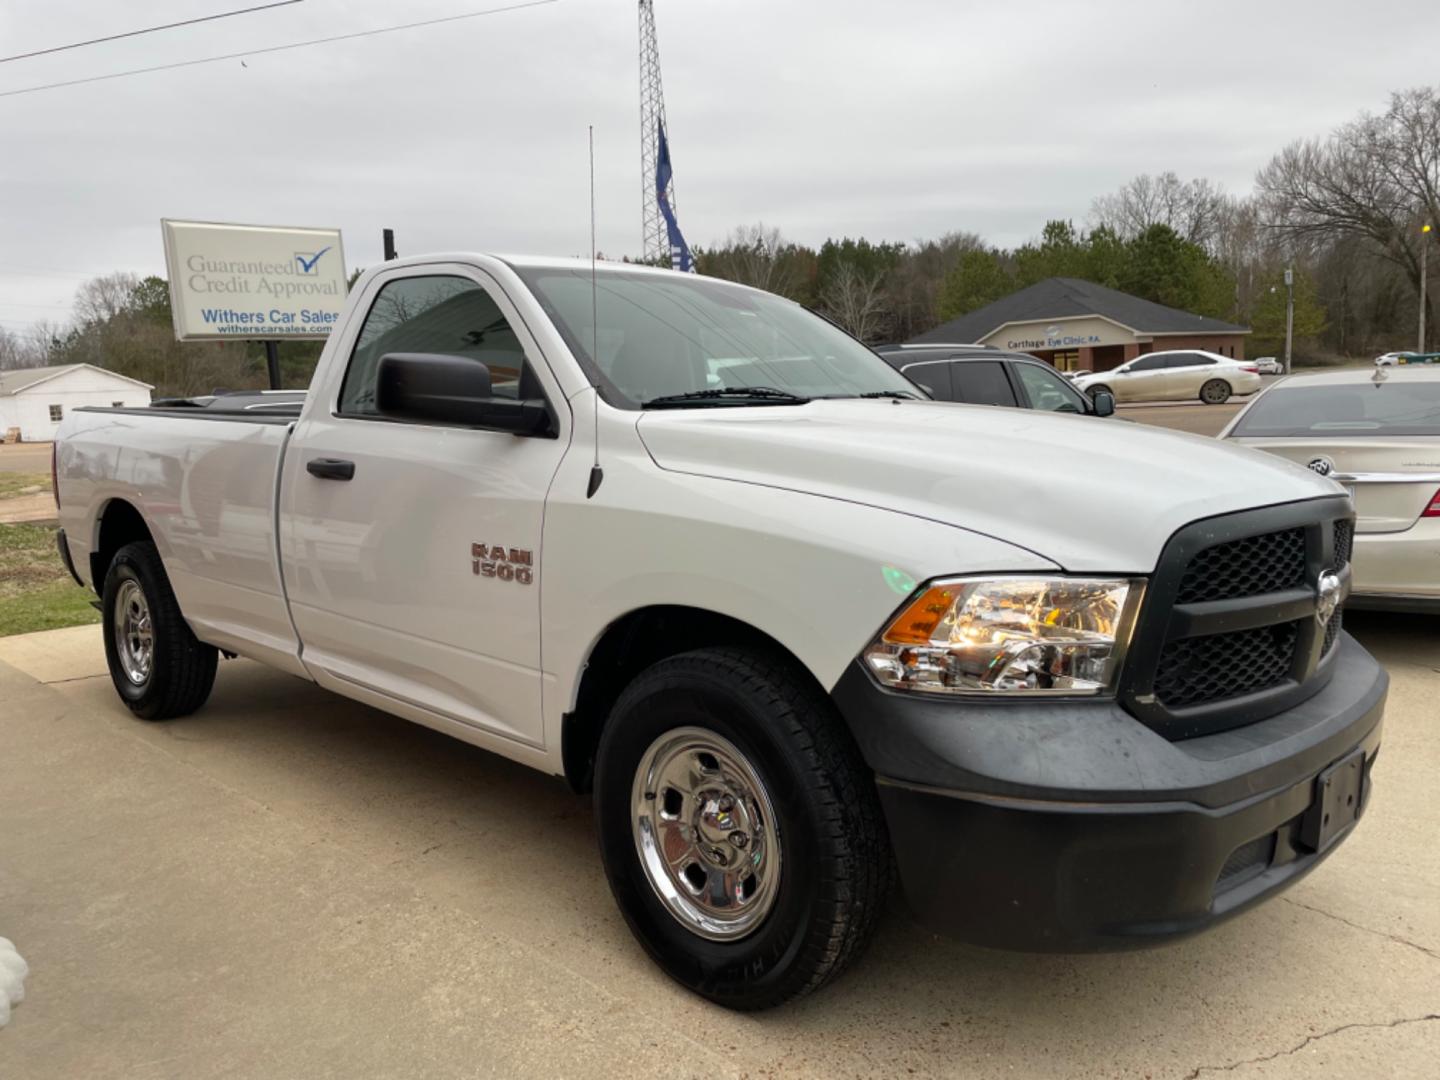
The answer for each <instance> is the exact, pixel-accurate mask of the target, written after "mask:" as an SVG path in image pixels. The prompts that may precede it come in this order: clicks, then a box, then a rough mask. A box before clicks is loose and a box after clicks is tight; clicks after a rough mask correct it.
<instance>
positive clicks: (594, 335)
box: [585, 124, 605, 499]
mask: <svg viewBox="0 0 1440 1080" xmlns="http://www.w3.org/2000/svg"><path fill="white" fill-rule="evenodd" d="M599 293H600V290H599V288H598V286H597V285H596V284H595V125H594V124H591V125H590V360H591V362H592V363H593V364H594V365H595V370H596V372H597V373H598V372H599V370H600V314H599V311H600V305H599V302H598V300H599ZM594 389H595V400H594V402H593V405H594V408H595V412H594V425H595V431H594V435H595V456H594V458H593V462H594V463H593V464H592V465H591V466H590V483H589V484H587V485H586V487H585V498H587V499H592V498H594V497H595V493H596V492H597V491H599V490H600V481H602V480H604V479H605V472H604V470H603V469H601V468H600V381H599V379H598V377H597V379H596V381H595V388H594Z"/></svg>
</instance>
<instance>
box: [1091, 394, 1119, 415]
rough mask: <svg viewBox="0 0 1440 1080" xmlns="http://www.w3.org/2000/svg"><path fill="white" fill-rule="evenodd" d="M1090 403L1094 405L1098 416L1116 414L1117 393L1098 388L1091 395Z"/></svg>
mask: <svg viewBox="0 0 1440 1080" xmlns="http://www.w3.org/2000/svg"><path fill="white" fill-rule="evenodd" d="M1090 404H1091V405H1092V406H1093V407H1094V412H1095V415H1096V416H1114V415H1115V395H1114V394H1112V393H1111V392H1110V391H1109V390H1096V391H1095V393H1094V394H1092V395H1091V396H1090Z"/></svg>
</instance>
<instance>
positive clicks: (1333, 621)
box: [1320, 608, 1343, 656]
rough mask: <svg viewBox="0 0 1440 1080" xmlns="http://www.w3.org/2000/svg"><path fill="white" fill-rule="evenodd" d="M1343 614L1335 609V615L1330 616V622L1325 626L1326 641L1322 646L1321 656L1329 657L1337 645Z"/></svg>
mask: <svg viewBox="0 0 1440 1080" xmlns="http://www.w3.org/2000/svg"><path fill="white" fill-rule="evenodd" d="M1342 614H1343V612H1342V611H1341V610H1340V609H1339V608H1336V609H1335V614H1334V615H1331V616H1330V621H1329V622H1327V623H1326V624H1325V640H1324V641H1323V642H1322V643H1321V645H1320V655H1321V656H1327V655H1329V653H1330V648H1331V646H1332V645H1334V644H1335V639H1336V638H1338V637H1339V636H1340V617H1341V615H1342Z"/></svg>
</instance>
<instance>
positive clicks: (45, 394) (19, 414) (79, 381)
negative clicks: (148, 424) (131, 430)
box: [0, 364, 153, 442]
mask: <svg viewBox="0 0 1440 1080" xmlns="http://www.w3.org/2000/svg"><path fill="white" fill-rule="evenodd" d="M152 389H153V387H152V386H150V384H149V383H143V382H141V381H140V380H139V379H132V378H129V377H128V376H126V375H117V374H116V373H115V372H113V371H106V370H105V369H104V368H99V367H96V366H95V365H94V364H62V365H60V366H58V367H37V368H21V369H19V370H18V371H0V438H5V437H8V436H9V435H10V433H11V431H12V430H14V429H16V428H19V429H20V438H21V440H22V441H24V442H50V441H52V440H53V439H54V438H55V432H56V430H57V429H58V428H59V427H60V421H61V420H63V419H64V418H65V416H66V414H67V413H69V412H70V410H71V409H78V408H80V407H81V406H83V405H102V406H119V405H124V406H143V405H149V404H150V391H151V390H152Z"/></svg>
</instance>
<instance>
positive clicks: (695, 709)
mask: <svg viewBox="0 0 1440 1080" xmlns="http://www.w3.org/2000/svg"><path fill="white" fill-rule="evenodd" d="M687 755H688V757H687ZM651 788H654V789H655V790H649V789H651ZM595 808H596V823H597V826H598V829H599V834H600V852H601V857H602V859H603V861H604V864H605V873H606V876H607V877H608V878H609V881H610V888H611V890H612V892H613V893H614V895H615V900H616V902H617V903H618V904H619V906H620V910H621V912H622V914H623V915H624V916H625V920H626V922H627V923H629V925H630V929H631V930H632V931H633V932H634V934H635V937H636V938H637V939H638V940H639V942H640V944H641V945H642V946H643V947H644V948H645V950H646V952H648V953H649V954H650V956H651V957H652V958H653V959H654V960H655V962H656V963H658V964H659V965H660V967H661V968H662V969H663V970H664V971H665V973H666V974H667V975H669V976H670V977H671V978H673V979H675V980H676V981H677V982H679V983H680V984H681V985H683V986H685V987H687V988H688V989H690V990H693V991H694V992H695V993H697V994H700V995H701V996H703V997H706V998H708V999H710V1000H711V1001H713V1002H716V1003H717V1004H720V1005H724V1006H726V1007H728V1008H732V1009H741V1010H755V1009H766V1008H770V1007H772V1006H775V1005H779V1004H781V1003H782V1002H785V1001H789V1000H791V999H792V998H796V997H799V996H801V995H802V994H806V993H809V992H810V991H812V990H815V989H817V988H818V987H820V986H822V985H824V984H825V983H826V982H828V981H829V980H831V979H833V978H835V977H836V976H837V975H839V974H840V973H841V972H842V971H843V970H844V969H845V968H846V967H847V966H848V965H849V964H850V963H851V962H852V961H853V960H854V959H855V958H856V957H857V956H858V955H859V954H860V952H861V951H862V949H863V948H864V946H865V944H866V943H867V942H868V941H869V940H870V938H871V936H872V935H873V933H874V930H875V927H876V924H877V922H878V920H879V917H880V913H881V911H882V909H883V907H884V901H885V897H886V894H887V893H888V892H889V890H890V887H891V883H892V881H893V874H894V871H893V861H892V857H891V854H890V847H889V837H888V835H887V833H886V831H885V824H884V819H883V816H882V814H881V810H880V804H879V799H878V797H877V795H876V791H875V784H874V780H873V778H872V777H871V776H870V774H869V771H868V769H867V768H866V767H865V764H864V762H863V761H862V759H861V758H860V753H859V750H858V749H857V748H856V747H855V744H854V742H853V741H852V740H851V738H850V735H849V732H848V731H847V730H846V729H845V727H844V723H843V721H842V720H841V719H840V718H839V717H838V716H837V715H836V714H835V712H834V709H833V706H832V705H831V703H830V701H829V699H828V698H826V696H825V695H824V693H823V692H822V691H821V690H820V688H819V687H818V686H815V685H814V683H813V682H812V681H810V680H809V679H808V678H807V677H805V675H804V673H803V672H797V671H796V670H795V669H794V668H793V666H792V665H791V664H790V663H788V662H786V661H785V660H784V659H783V658H780V657H776V656H773V655H770V654H766V653H762V652H757V651H751V650H748V649H738V648H725V649H704V650H700V651H697V652H691V653H685V654H682V655H680V656H675V657H671V658H670V659H667V660H663V661H661V662H660V663H658V664H655V665H654V666H653V667H651V668H648V669H647V670H645V671H644V672H642V673H641V674H640V675H639V676H637V677H636V678H635V680H634V681H633V682H632V683H631V684H630V685H629V686H628V687H626V689H625V691H624V692H623V693H622V694H621V695H620V698H619V700H618V701H617V702H616V704H615V707H614V709H613V710H612V711H611V714H610V719H609V722H608V723H607V724H606V726H605V730H604V733H603V735H602V736H601V740H600V748H599V753H598V755H597V758H596V769H595ZM766 811H768V812H769V816H770V819H769V820H765V818H766V816H767V815H766ZM717 821H718V822H720V825H719V827H718V829H717V826H716V822H717ZM732 829H733V830H735V831H728V830H732ZM737 837H738V839H737ZM727 841H728V842H727ZM647 852H648V857H647ZM657 852H658V853H660V855H659V857H657ZM677 852H679V853H680V854H677ZM752 866H753V868H754V872H753V873H752V872H751V868H752ZM717 867H718V869H717ZM667 868H668V869H667ZM726 873H733V875H734V876H733V877H730V878H725V877H724V875H725V874H726ZM707 875H708V877H707ZM687 880H688V885H687ZM711 882H720V883H724V882H729V883H730V889H729V891H728V892H727V891H725V890H724V889H714V890H713V891H712V889H711V888H710V887H709V885H710V884H711ZM747 906H750V907H751V910H749V911H747V910H746V907H747Z"/></svg>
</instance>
